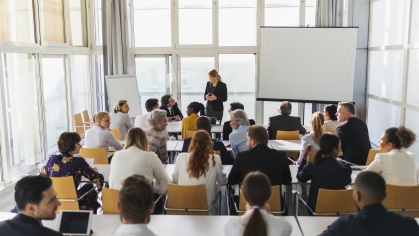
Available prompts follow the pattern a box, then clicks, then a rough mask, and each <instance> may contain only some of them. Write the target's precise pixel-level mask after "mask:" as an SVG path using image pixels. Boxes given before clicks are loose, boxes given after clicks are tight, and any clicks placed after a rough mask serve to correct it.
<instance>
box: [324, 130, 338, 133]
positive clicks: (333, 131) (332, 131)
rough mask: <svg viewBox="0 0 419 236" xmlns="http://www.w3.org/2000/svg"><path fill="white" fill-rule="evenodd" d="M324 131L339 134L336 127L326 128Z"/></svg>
mask: <svg viewBox="0 0 419 236" xmlns="http://www.w3.org/2000/svg"><path fill="white" fill-rule="evenodd" d="M324 132H327V133H331V134H337V132H336V130H335V129H325V130H324Z"/></svg>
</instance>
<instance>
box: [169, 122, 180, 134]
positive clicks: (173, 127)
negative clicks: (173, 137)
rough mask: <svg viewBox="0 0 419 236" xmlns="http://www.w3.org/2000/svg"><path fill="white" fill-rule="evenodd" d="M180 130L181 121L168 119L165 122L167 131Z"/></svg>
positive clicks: (175, 131)
mask: <svg viewBox="0 0 419 236" xmlns="http://www.w3.org/2000/svg"><path fill="white" fill-rule="evenodd" d="M181 131H182V121H169V122H167V132H168V133H180V132H181Z"/></svg>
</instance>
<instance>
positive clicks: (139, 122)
mask: <svg viewBox="0 0 419 236" xmlns="http://www.w3.org/2000/svg"><path fill="white" fill-rule="evenodd" d="M159 107H160V105H159V100H158V99H157V98H150V99H148V100H147V101H146V102H145V109H146V110H147V112H146V113H144V114H142V115H139V116H137V117H135V122H134V126H135V127H138V128H141V129H142V130H144V131H147V130H149V129H151V125H150V124H149V123H148V118H150V115H151V112H152V111H153V110H156V109H159ZM162 133H163V134H164V136H165V137H166V140H169V133H168V132H167V127H166V128H165V129H164V130H163V131H162Z"/></svg>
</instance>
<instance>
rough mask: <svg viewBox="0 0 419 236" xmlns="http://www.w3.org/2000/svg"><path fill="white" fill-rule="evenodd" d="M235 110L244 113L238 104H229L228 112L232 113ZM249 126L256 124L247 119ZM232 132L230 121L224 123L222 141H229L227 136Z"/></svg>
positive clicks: (241, 106) (241, 105) (242, 107)
mask: <svg viewBox="0 0 419 236" xmlns="http://www.w3.org/2000/svg"><path fill="white" fill-rule="evenodd" d="M237 109H242V110H243V111H244V106H243V104H241V103H240V102H232V103H230V110H228V112H232V111H234V110H237ZM249 123H250V125H254V124H256V122H255V121H254V120H253V119H249ZM231 132H233V128H231V126H230V121H226V122H224V126H223V140H229V137H228V136H229V135H230V134H231Z"/></svg>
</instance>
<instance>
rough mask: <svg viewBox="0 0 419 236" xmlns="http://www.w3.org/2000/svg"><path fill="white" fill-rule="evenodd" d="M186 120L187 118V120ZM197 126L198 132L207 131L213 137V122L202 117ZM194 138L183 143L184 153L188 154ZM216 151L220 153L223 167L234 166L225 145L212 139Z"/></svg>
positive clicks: (197, 121)
mask: <svg viewBox="0 0 419 236" xmlns="http://www.w3.org/2000/svg"><path fill="white" fill-rule="evenodd" d="M185 119H186V118H185ZM196 126H197V128H198V130H205V131H207V132H208V134H209V135H211V128H212V126H211V121H210V120H209V119H208V117H206V116H201V117H199V118H198V119H197V120H196ZM191 139H192V138H187V139H185V140H184V141H183V147H182V152H188V149H189V144H190V143H191ZM212 143H213V146H212V148H213V149H214V151H220V155H221V163H222V164H223V165H232V164H233V163H234V159H233V157H232V156H231V155H230V153H229V152H228V151H227V148H226V147H225V146H224V143H223V142H221V141H220V140H217V139H212Z"/></svg>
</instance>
